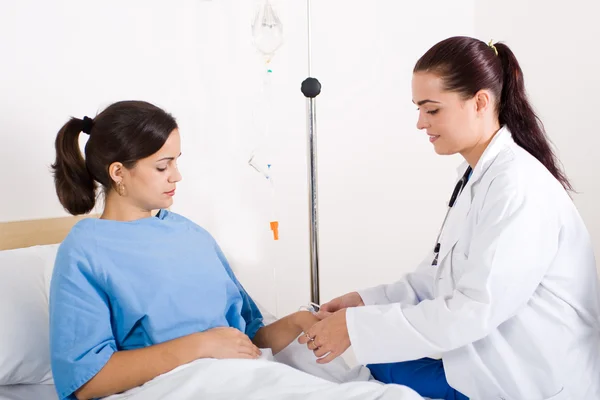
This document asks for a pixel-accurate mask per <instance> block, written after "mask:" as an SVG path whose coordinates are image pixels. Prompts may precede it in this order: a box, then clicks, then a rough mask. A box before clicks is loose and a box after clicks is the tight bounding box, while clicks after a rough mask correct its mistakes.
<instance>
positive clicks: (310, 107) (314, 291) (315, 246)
mask: <svg viewBox="0 0 600 400" xmlns="http://www.w3.org/2000/svg"><path fill="white" fill-rule="evenodd" d="M310 3H311V0H306V5H307V21H308V24H307V29H308V76H309V77H308V78H307V79H306V80H304V82H302V93H303V94H304V96H305V97H306V98H307V118H308V121H307V136H308V146H307V148H308V175H309V177H308V191H309V203H310V284H311V285H310V292H311V302H313V303H316V304H320V288H319V209H318V187H317V122H316V99H315V98H316V97H317V96H318V95H319V93H321V84H320V83H319V81H318V80H317V79H315V78H312V77H310V75H311V69H312V65H311V52H312V49H311V4H310Z"/></svg>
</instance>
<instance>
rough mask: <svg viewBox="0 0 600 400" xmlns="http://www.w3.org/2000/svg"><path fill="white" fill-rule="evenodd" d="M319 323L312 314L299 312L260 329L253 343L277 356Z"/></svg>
mask: <svg viewBox="0 0 600 400" xmlns="http://www.w3.org/2000/svg"><path fill="white" fill-rule="evenodd" d="M317 322H319V320H318V318H317V317H315V316H314V315H312V314H311V313H310V312H308V311H298V312H296V313H293V314H290V315H288V316H287V317H284V318H282V319H280V320H278V321H275V322H273V323H272V324H270V325H267V326H265V327H263V328H260V329H259V330H258V332H257V333H256V335H255V336H254V339H253V340H252V341H253V342H254V344H255V345H256V346H258V347H259V348H263V349H265V348H270V349H271V350H272V351H273V354H277V353H279V352H280V351H281V350H283V349H285V348H286V347H287V346H288V345H289V344H290V343H292V342H293V341H294V340H295V339H296V338H297V337H298V336H299V335H300V334H301V333H302V332H305V331H306V330H308V328H310V327H311V326H313V325H314V324H316V323H317Z"/></svg>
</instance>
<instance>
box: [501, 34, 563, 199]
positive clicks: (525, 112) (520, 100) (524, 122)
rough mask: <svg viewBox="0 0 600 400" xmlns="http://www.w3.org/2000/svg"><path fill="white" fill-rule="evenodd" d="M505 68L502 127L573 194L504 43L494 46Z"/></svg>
mask: <svg viewBox="0 0 600 400" xmlns="http://www.w3.org/2000/svg"><path fill="white" fill-rule="evenodd" d="M494 47H495V48H496V49H497V51H498V58H499V59H500V62H501V64H502V72H503V77H502V82H503V85H502V94H501V97H500V104H499V106H498V119H499V122H500V125H506V126H507V127H508V129H509V130H510V132H511V133H512V135H513V139H514V141H515V142H516V143H517V144H518V145H519V146H521V147H522V148H524V149H525V150H527V151H528V152H529V153H531V155H533V156H534V157H535V158H537V159H538V160H539V161H540V162H541V163H542V164H544V166H545V167H546V168H547V169H548V171H550V173H552V175H554V177H555V178H556V179H557V180H558V181H559V182H560V183H561V184H562V185H563V187H564V188H565V189H566V190H570V191H572V190H573V187H572V186H571V183H570V182H569V179H568V178H567V176H566V175H565V173H564V172H563V171H562V169H561V167H560V165H559V161H558V157H556V154H555V153H554V150H553V149H552V147H551V144H550V141H549V140H548V137H547V136H546V131H545V129H544V125H543V124H542V121H541V120H540V119H539V118H538V116H537V115H536V113H535V111H534V110H533V107H532V106H531V104H530V103H529V100H528V99H527V93H526V91H525V81H524V80H523V71H522V70H521V67H520V66H519V62H518V61H517V58H516V57H515V55H514V53H513V52H512V50H511V49H510V48H509V47H508V46H507V45H505V44H504V43H498V44H496V45H494Z"/></svg>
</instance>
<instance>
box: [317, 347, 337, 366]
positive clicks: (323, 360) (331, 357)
mask: <svg viewBox="0 0 600 400" xmlns="http://www.w3.org/2000/svg"><path fill="white" fill-rule="evenodd" d="M338 356H339V354H338V353H337V352H336V351H334V350H332V351H331V352H330V353H329V354H328V355H327V356H325V357H323V358H319V359H318V360H317V363H319V364H327V363H330V362H332V361H333V360H335V359H336V358H338Z"/></svg>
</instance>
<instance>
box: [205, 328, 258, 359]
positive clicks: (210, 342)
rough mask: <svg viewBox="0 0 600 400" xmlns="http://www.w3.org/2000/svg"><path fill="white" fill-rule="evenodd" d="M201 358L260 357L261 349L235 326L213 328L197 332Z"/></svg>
mask: <svg viewBox="0 0 600 400" xmlns="http://www.w3.org/2000/svg"><path fill="white" fill-rule="evenodd" d="M197 336H198V348H199V350H200V354H201V356H202V357H201V358H218V359H224V358H250V359H253V358H258V357H260V355H261V352H260V350H259V349H258V347H256V345H254V343H252V341H251V340H250V338H249V337H248V336H246V335H245V334H244V333H243V332H240V331H239V330H237V329H235V328H213V329H209V330H207V331H204V332H200V333H198V334H197Z"/></svg>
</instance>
